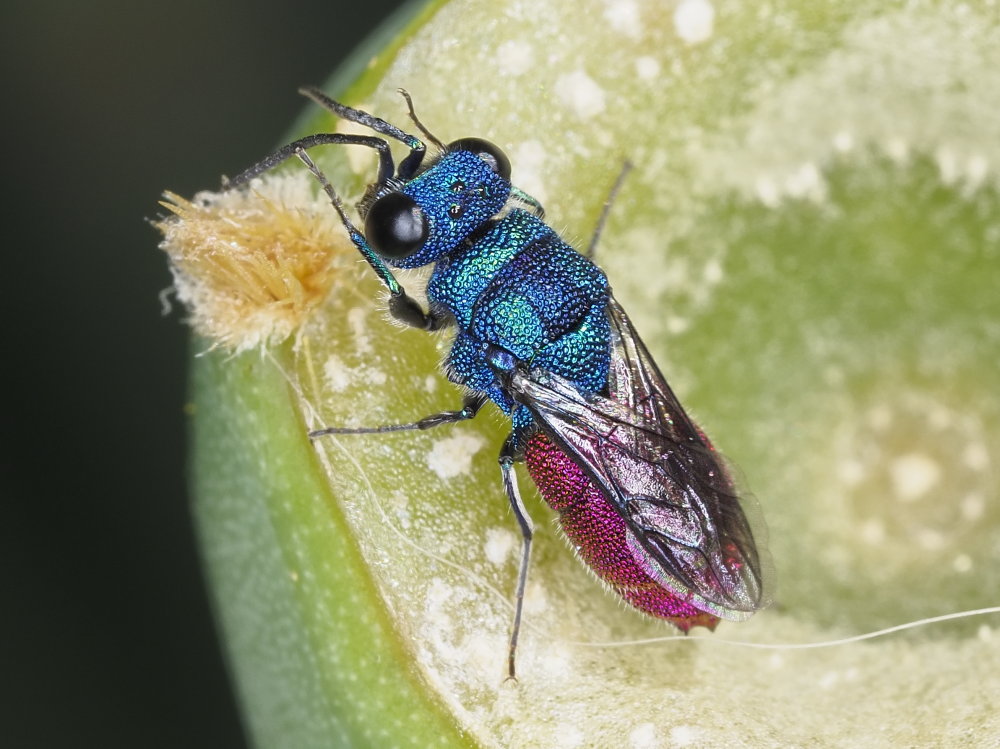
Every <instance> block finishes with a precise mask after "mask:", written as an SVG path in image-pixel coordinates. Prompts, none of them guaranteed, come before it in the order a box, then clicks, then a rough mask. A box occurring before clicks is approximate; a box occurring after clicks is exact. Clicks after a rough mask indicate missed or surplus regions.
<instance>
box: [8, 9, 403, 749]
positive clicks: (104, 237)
mask: <svg viewBox="0 0 1000 749" xmlns="http://www.w3.org/2000/svg"><path fill="white" fill-rule="evenodd" d="M400 4H401V3H400V0H365V1H364V2H346V0H328V1H327V2H321V1H320V0H284V2H275V3H266V2H261V1H259V0H257V1H255V2H247V1H246V0H244V1H243V2H240V1H238V0H202V1H197V0H167V1H165V2H159V3H153V2H146V1H140V0H131V1H129V0H117V1H116V0H91V1H90V2H78V1H76V0H66V1H62V2H60V1H59V0H46V1H38V0H35V1H34V2H32V1H30V0H5V1H4V2H3V3H2V10H0V55H2V57H3V63H2V72H0V75H2V76H3V89H2V91H3V98H4V101H3V109H4V111H6V114H5V115H3V118H2V122H3V131H4V134H5V142H6V148H5V149H4V158H3V167H4V177H3V181H4V183H5V184H4V187H5V188H6V189H5V190H4V191H3V192H4V198H3V222H2V226H3V236H4V240H3V247H2V250H0V252H2V255H0V268H2V271H0V290H2V291H0V305H2V309H0V320H2V326H3V327H2V329H0V333H2V344H3V355H2V360H0V373H2V375H0V376H2V381H0V384H2V391H0V392H2V394H3V398H4V403H3V406H2V410H3V415H2V417H0V425H2V430H3V431H2V440H3V444H2V445H0V501H2V504H0V507H2V513H3V515H2V517H0V564H2V566H0V574H2V580H3V587H2V589H0V596H2V600H0V607H2V608H0V744H2V745H3V746H4V747H17V748H19V747H102V748H114V747H178V746H194V747H239V746H244V745H245V744H246V739H245V737H244V736H243V734H242V730H241V727H240V724H239V718H238V716H237V713H236V709H235V705H234V703H233V699H232V696H231V694H230V690H229V686H228V683H227V679H226V675H225V672H224V665H223V661H222V658H221V655H220V653H219V650H218V646H217V644H216V641H215V633H214V630H213V625H212V620H211V618H210V614H209V610H208V601H207V597H206V593H205V590H204V587H203V583H202V580H201V577H200V571H199V566H198V555H197V549H196V547H195V545H194V539H193V531H192V527H191V520H190V518H189V515H188V498H187V495H186V487H185V475H184V460H185V458H184V452H185V450H184V428H185V427H184V417H183V411H182V407H183V404H184V400H185V368H186V360H187V356H188V354H187V348H186V342H187V331H186V330H185V328H184V327H183V325H182V324H181V322H180V321H179V315H178V314H177V313H176V312H175V313H174V314H173V315H172V316H170V317H166V318H165V317H162V316H161V314H160V305H159V302H158V300H157V294H158V293H159V292H160V290H161V289H163V288H165V287H166V286H168V285H169V284H170V276H169V274H168V272H167V265H166V261H165V258H164V257H163V256H162V253H161V252H160V251H159V250H158V249H157V242H158V236H157V234H156V232H155V231H154V230H153V229H152V227H150V226H149V225H148V224H147V223H146V222H145V221H144V219H145V218H149V217H153V216H155V215H157V213H158V210H159V209H158V207H157V204H156V202H157V199H158V198H159V195H160V193H161V192H162V190H163V189H165V188H169V189H171V190H173V191H176V192H178V193H180V194H183V195H191V194H192V193H193V192H195V191H197V190H199V189H202V188H214V187H216V186H217V185H218V184H219V175H220V174H222V173H229V174H232V173H234V172H236V171H238V170H239V169H240V168H241V167H243V166H246V165H247V164H249V163H251V162H253V161H255V160H256V159H258V158H259V157H260V156H262V155H263V154H264V153H266V152H267V151H268V150H269V149H271V148H272V147H273V146H275V145H277V142H278V140H279V139H280V137H281V135H282V133H284V132H285V131H286V130H287V128H288V126H289V125H290V124H291V123H292V121H293V119H294V118H295V117H296V116H297V115H298V114H299V113H300V112H301V111H302V110H303V108H304V101H303V100H302V99H301V98H300V97H299V96H297V95H296V93H295V89H296V87H297V86H298V85H299V84H302V83H322V82H323V81H324V80H325V79H326V78H327V77H328V75H329V74H330V73H331V72H332V71H333V70H334V68H335V67H336V66H337V65H338V63H339V62H340V61H341V60H342V59H343V58H344V57H345V56H346V55H348V54H349V53H350V51H351V50H352V49H353V47H354V46H356V45H357V44H358V43H360V42H361V41H362V40H363V39H364V38H365V37H366V36H367V35H368V33H369V32H370V31H371V30H372V29H373V28H374V27H375V26H376V25H377V24H378V23H379V22H381V21H382V20H384V19H385V18H386V17H387V16H388V15H390V13H391V12H392V11H393V10H395V9H396V7H397V6H398V5H400Z"/></svg>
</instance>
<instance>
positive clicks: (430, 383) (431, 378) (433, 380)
mask: <svg viewBox="0 0 1000 749" xmlns="http://www.w3.org/2000/svg"><path fill="white" fill-rule="evenodd" d="M437 386H438V378H437V377H436V376H435V375H427V377H425V378H424V389H425V390H426V391H427V392H428V393H433V392H434V391H435V390H437Z"/></svg>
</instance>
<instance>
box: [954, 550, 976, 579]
mask: <svg viewBox="0 0 1000 749" xmlns="http://www.w3.org/2000/svg"><path fill="white" fill-rule="evenodd" d="M951 568H952V569H953V570H955V572H957V573H959V574H960V575H961V574H964V573H966V572H971V571H972V557H970V556H969V555H968V554H959V555H958V556H957V557H955V558H954V559H953V560H952V562H951Z"/></svg>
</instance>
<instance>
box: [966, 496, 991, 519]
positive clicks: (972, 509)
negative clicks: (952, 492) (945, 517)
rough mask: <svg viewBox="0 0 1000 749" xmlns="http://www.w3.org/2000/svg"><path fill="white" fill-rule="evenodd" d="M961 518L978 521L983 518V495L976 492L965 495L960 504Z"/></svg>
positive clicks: (984, 507) (984, 506)
mask: <svg viewBox="0 0 1000 749" xmlns="http://www.w3.org/2000/svg"><path fill="white" fill-rule="evenodd" d="M960 506H961V509H962V517H963V518H965V519H966V520H979V518H981V517H982V516H983V511H984V510H985V509H986V505H985V503H984V502H983V495H982V494H979V493H978V492H973V493H972V494H966V495H965V496H964V497H962V502H961V505H960Z"/></svg>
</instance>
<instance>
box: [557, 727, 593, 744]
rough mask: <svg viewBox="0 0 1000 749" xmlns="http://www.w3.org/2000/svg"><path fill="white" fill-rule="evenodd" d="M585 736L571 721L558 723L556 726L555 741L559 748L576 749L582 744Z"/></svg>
mask: <svg viewBox="0 0 1000 749" xmlns="http://www.w3.org/2000/svg"><path fill="white" fill-rule="evenodd" d="M585 738H586V737H585V736H584V734H583V731H581V730H580V729H579V728H578V727H577V726H575V725H573V724H572V723H560V724H559V725H558V726H556V730H555V741H556V744H555V745H556V746H557V747H559V749H576V747H578V746H583V742H584V739H585Z"/></svg>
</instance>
